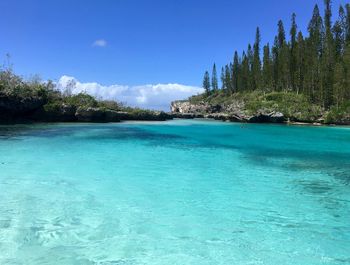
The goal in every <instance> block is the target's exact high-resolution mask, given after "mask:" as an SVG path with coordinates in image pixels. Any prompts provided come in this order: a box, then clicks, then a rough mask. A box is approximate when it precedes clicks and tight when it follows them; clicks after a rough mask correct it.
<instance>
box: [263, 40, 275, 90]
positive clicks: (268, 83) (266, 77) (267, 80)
mask: <svg viewBox="0 0 350 265" xmlns="http://www.w3.org/2000/svg"><path fill="white" fill-rule="evenodd" d="M262 79H263V81H262V82H263V90H264V91H272V89H273V76H272V60H271V54H270V45H269V44H266V45H265V46H264V55H263V70H262Z"/></svg>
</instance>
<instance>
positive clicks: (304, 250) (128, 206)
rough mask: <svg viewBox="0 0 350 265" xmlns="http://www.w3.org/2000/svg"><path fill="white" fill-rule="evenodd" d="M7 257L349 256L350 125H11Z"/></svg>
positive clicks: (3, 143)
mask: <svg viewBox="0 0 350 265" xmlns="http://www.w3.org/2000/svg"><path fill="white" fill-rule="evenodd" d="M0 264H1V265H4V264H11V265H12V264H16V265H17V264H25V265H32V264H35V265H38V264H39V265H40V264H50V265H51V264H68V265H70V264H76V265H80V264H101V265H102V264H103V265H112V264H113V265H116V264H117V265H129V264H130V265H131V264H135V265H139V264H145V265H146V264H147V265H148V264H162V265H167V264H171V265H175V264H179V265H186V264H191V265H192V264H194V265H202V264H203V265H204V264H215V265H217V264H218V265H219V264H225V265H226V264H237V265H241V264H244V265H245V264H267V265H272V264H273V265H275V264H276V265H285V264H286V265H289V264H293V265H314V264H332V265H333V264H334V265H336V264H339V265H340V264H350V128H346V127H333V128H331V127H320V128H317V127H297V126H294V127H293V126H278V125H243V124H229V123H220V122H208V121H182V120H178V121H169V122H164V123H137V122H136V123H121V124H72V125H70V124H56V125H47V124H42V125H17V126H0Z"/></svg>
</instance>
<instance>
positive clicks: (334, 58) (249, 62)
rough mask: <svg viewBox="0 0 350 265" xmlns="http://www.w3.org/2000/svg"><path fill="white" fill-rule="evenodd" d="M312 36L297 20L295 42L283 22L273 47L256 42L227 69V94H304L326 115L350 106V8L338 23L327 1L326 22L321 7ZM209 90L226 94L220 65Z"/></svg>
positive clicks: (312, 23) (206, 82)
mask: <svg viewBox="0 0 350 265" xmlns="http://www.w3.org/2000/svg"><path fill="white" fill-rule="evenodd" d="M307 32H308V33H307V36H304V35H303V33H302V32H301V31H299V30H298V26H297V22H296V14H292V17H291V28H290V30H289V38H288V39H287V37H286V35H287V33H286V30H285V28H284V25H283V22H282V20H280V21H278V32H277V35H276V37H275V39H274V43H273V45H270V44H269V43H267V44H266V45H265V46H263V47H262V46H261V35H260V29H259V28H257V30H256V36H255V42H254V44H253V45H251V44H249V45H248V48H247V50H246V51H244V52H243V54H241V55H239V54H238V52H237V51H236V52H235V53H234V56H233V61H232V62H230V63H229V64H227V65H225V66H224V67H222V69H221V84H222V86H221V90H222V91H223V92H227V93H229V94H234V93H237V92H252V91H262V92H263V93H269V92H291V93H296V94H302V95H304V96H306V97H307V98H308V100H309V101H310V103H313V104H317V105H319V106H321V107H322V108H324V109H325V110H327V109H330V108H331V107H332V106H336V107H338V106H341V105H342V104H346V102H347V101H349V100H350V5H349V4H346V5H345V6H340V7H339V10H338V17H337V19H336V20H335V22H334V23H333V22H332V3H331V0H325V10H324V14H323V16H322V15H321V13H320V9H319V7H318V6H317V5H315V7H314V10H313V14H312V18H311V20H310V22H309V25H308V29H307ZM203 87H204V89H205V90H206V94H207V95H210V94H212V93H215V91H217V90H220V88H219V85H218V76H217V70H216V65H215V64H214V66H213V70H212V73H211V76H210V74H209V72H208V71H206V72H205V74H204V79H203Z"/></svg>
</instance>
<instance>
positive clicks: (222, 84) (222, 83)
mask: <svg viewBox="0 0 350 265" xmlns="http://www.w3.org/2000/svg"><path fill="white" fill-rule="evenodd" d="M220 79H221V89H222V90H225V89H227V86H226V82H225V70H224V67H221V75H220Z"/></svg>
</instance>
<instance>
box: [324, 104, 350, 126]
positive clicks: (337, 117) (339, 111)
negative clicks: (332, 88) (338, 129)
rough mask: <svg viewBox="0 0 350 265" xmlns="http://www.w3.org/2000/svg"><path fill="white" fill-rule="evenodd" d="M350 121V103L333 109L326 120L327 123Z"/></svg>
mask: <svg viewBox="0 0 350 265" xmlns="http://www.w3.org/2000/svg"><path fill="white" fill-rule="evenodd" d="M349 119H350V101H347V102H345V103H343V104H342V105H340V106H338V107H337V106H333V107H331V109H330V111H329V112H328V113H327V115H326V118H325V123H339V122H342V121H343V120H349Z"/></svg>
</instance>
